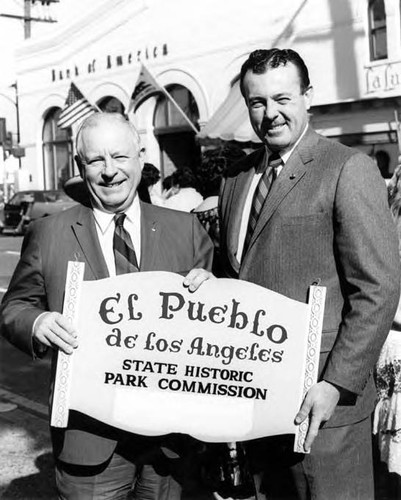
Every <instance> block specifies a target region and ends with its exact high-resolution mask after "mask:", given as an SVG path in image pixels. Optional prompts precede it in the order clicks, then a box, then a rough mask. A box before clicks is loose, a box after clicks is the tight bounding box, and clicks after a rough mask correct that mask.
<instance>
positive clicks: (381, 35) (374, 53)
mask: <svg viewBox="0 0 401 500" xmlns="http://www.w3.org/2000/svg"><path fill="white" fill-rule="evenodd" d="M369 43H370V59H371V60H372V61H376V60H378V59H386V57H387V24H386V10H385V8H384V0H369Z"/></svg>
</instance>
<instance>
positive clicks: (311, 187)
mask: <svg viewBox="0 0 401 500" xmlns="http://www.w3.org/2000/svg"><path fill="white" fill-rule="evenodd" d="M263 153H264V151H263V148H262V149H261V150H258V151H256V152H254V153H252V154H251V155H249V156H248V157H247V158H246V159H245V160H244V161H242V162H241V163H239V164H237V165H236V166H235V167H234V168H233V170H232V171H231V172H230V173H229V174H228V177H227V179H226V180H225V182H224V184H223V187H222V195H221V202H220V214H221V222H222V223H221V254H222V258H223V266H224V269H225V274H226V275H227V276H237V277H238V278H239V279H243V280H246V281H251V282H253V283H256V284H258V285H261V286H264V287H266V288H269V289H271V290H274V291H276V292H279V293H281V294H283V295H286V296H288V297H290V298H292V299H296V300H299V301H301V302H306V301H307V297H308V289H309V286H310V285H311V284H312V283H315V282H319V283H320V284H321V285H322V286H325V287H326V288H327V296H326V304H325V314H324V323H323V335H322V345H321V356H320V377H321V378H323V379H325V380H327V381H328V382H331V383H333V384H336V385H338V386H340V387H342V388H344V389H347V390H348V391H350V392H351V393H353V394H355V395H357V397H356V398H350V400H349V401H344V402H341V401H340V404H339V405H338V406H337V408H336V411H335V413H334V415H333V416H332V417H331V419H330V420H329V422H328V423H327V424H326V426H333V427H335V426H339V425H343V424H348V423H352V422H356V421H358V420H361V419H362V418H364V417H366V416H367V415H368V414H369V413H370V412H371V411H372V409H373V405H374V402H375V398H376V394H375V388H374V384H373V378H372V375H371V374H372V370H373V367H374V364H375V362H376V360H377V358H378V354H379V351H380V348H381V346H382V344H383V342H384V340H385V338H386V336H387V334H388V332H389V329H390V326H391V322H392V319H393V317H394V313H395V310H396V307H397V301H398V297H399V283H400V270H399V256H398V240H397V236H396V232H395V228H394V223H393V221H392V219H391V216H390V212H389V209H388V204H387V191H386V188H385V183H384V181H383V179H382V178H381V176H380V174H379V169H378V168H377V166H376V165H375V164H374V163H373V161H371V160H370V159H369V158H368V157H367V156H366V155H364V154H362V153H360V152H358V151H356V150H353V149H351V148H348V147H346V146H343V145H341V144H339V143H337V142H334V141H331V140H328V139H326V138H324V137H322V136H320V135H318V134H316V133H315V132H314V131H313V130H312V129H311V128H310V127H309V128H308V130H307V132H306V134H305V135H304V137H303V138H302V139H301V141H300V143H299V145H298V146H297V147H296V148H295V150H294V151H293V153H292V154H291V156H290V158H289V159H288V162H287V163H286V164H285V166H284V167H283V169H282V171H281V173H280V175H279V176H278V178H277V179H276V181H275V182H274V183H273V186H272V189H271V191H270V193H269V195H268V197H267V199H266V202H265V204H264V206H263V208H262V211H261V213H260V216H259V219H258V222H257V225H256V228H255V231H254V233H253V235H252V238H251V241H250V244H249V247H248V250H247V252H246V254H245V255H244V256H243V258H242V262H241V265H239V264H238V262H237V260H236V258H235V255H236V250H237V241H238V232H239V225H240V220H241V216H242V210H243V206H244V202H245V198H246V195H247V193H248V189H249V185H250V183H251V180H252V177H253V175H254V173H255V167H257V166H258V164H259V163H260V161H261V158H262V156H263ZM342 403H344V404H342Z"/></svg>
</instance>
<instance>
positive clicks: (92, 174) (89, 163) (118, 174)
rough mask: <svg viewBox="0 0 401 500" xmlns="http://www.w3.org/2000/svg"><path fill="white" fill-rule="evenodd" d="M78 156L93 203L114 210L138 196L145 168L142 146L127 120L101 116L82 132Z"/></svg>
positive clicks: (124, 207) (128, 204)
mask: <svg viewBox="0 0 401 500" xmlns="http://www.w3.org/2000/svg"><path fill="white" fill-rule="evenodd" d="M105 115H106V114H105ZM79 157H80V162H79V163H80V173H81V176H82V178H83V180H84V182H85V183H86V185H87V187H88V190H89V193H90V197H91V200H92V204H93V206H94V207H96V208H99V209H100V210H103V211H104V212H111V213H116V212H122V211H124V210H126V209H127V208H128V207H129V206H130V205H131V204H132V202H133V200H134V198H135V195H136V189H137V187H138V184H139V181H140V179H141V170H142V164H141V161H140V158H139V145H138V143H137V141H136V138H135V135H134V131H133V130H132V129H131V128H130V125H129V124H128V122H124V120H122V119H121V120H118V119H113V118H112V117H107V116H103V117H100V116H99V118H98V119H97V120H96V123H95V124H94V125H93V126H91V127H87V128H85V129H84V130H83V131H82V133H81V137H80V141H79Z"/></svg>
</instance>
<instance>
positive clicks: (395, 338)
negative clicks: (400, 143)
mask: <svg viewBox="0 0 401 500" xmlns="http://www.w3.org/2000/svg"><path fill="white" fill-rule="evenodd" d="M400 160H401V158H400ZM400 163H401V162H400ZM387 190H388V195H389V197H388V198H389V206H390V210H391V213H392V215H393V218H394V222H395V224H396V226H397V232H398V238H399V241H400V259H401V164H399V165H398V167H397V168H396V169H395V171H394V175H393V176H392V178H391V179H390V180H388V182H387ZM375 375H376V386H377V391H378V396H379V402H378V404H377V406H376V409H375V413H374V427H373V428H374V433H375V434H377V442H378V449H379V452H380V459H381V461H382V462H385V463H386V464H387V468H388V472H390V475H389V476H388V475H387V474H386V471H385V469H383V470H382V467H380V464H379V473H378V475H377V476H378V478H377V482H378V483H379V484H378V487H379V489H381V488H384V489H386V490H387V492H388V494H389V495H390V497H389V498H401V301H400V303H399V305H398V309H397V312H396V316H395V318H394V321H393V324H392V326H391V330H390V332H389V335H388V337H387V340H386V342H385V343H384V346H383V348H382V351H381V353H380V357H379V360H378V362H377V365H376V374H375ZM382 477H383V478H384V480H383V484H380V483H381V478H382Z"/></svg>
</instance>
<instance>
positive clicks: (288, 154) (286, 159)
mask: <svg viewBox="0 0 401 500" xmlns="http://www.w3.org/2000/svg"><path fill="white" fill-rule="evenodd" d="M307 129H308V123H307V124H306V125H305V128H304V130H303V132H302V134H301V135H300V136H299V137H298V140H297V142H296V143H295V144H294V145H293V147H292V148H291V149H290V150H289V151H287V152H286V153H284V154H280V156H281V161H282V162H283V165H285V164H286V163H287V161H288V158H289V157H290V156H291V155H292V152H293V151H294V149H295V148H296V147H297V146H298V144H299V143H300V141H301V139H302V137H303V136H304V135H305V133H306V131H307ZM265 149H266V158H269V156H270V155H271V154H272V152H271V151H270V149H269V148H268V147H267V146H265Z"/></svg>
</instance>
